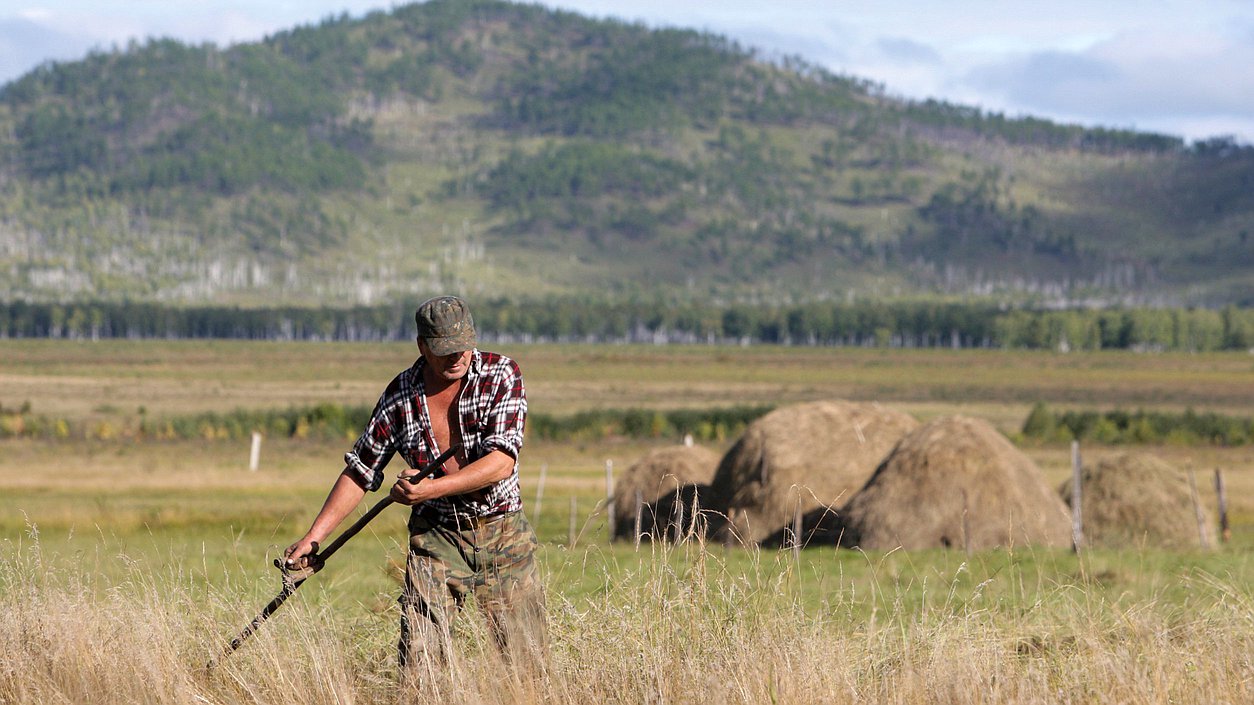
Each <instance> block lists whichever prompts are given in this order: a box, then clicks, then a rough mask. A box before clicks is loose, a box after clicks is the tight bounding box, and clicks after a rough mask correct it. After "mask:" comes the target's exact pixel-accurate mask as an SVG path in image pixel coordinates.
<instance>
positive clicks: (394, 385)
mask: <svg viewBox="0 0 1254 705" xmlns="http://www.w3.org/2000/svg"><path fill="white" fill-rule="evenodd" d="M421 362H422V358H419V359H418V361H416V362H414V364H413V365H410V366H409V367H406V368H405V369H403V370H401V371H400V372H397V373H396V376H395V377H393V378H392V381H391V382H388V386H387V387H386V388H384V390H383V396H384V397H394V396H397V395H403V394H408V393H409V391H410V390H412V389H413V388H414V387H415V386H416V385H417V383H418V379H419V372H420V370H419V366H420V363H421Z"/></svg>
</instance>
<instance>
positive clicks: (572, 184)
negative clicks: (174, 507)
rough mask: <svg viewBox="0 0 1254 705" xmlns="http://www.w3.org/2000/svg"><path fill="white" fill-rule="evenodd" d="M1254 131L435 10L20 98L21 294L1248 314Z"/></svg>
mask: <svg viewBox="0 0 1254 705" xmlns="http://www.w3.org/2000/svg"><path fill="white" fill-rule="evenodd" d="M1251 230H1254V149H1252V148H1250V147H1244V146H1240V145H1236V144H1234V143H1232V142H1231V141H1229V140H1226V139H1214V140H1209V141H1205V142H1201V143H1197V144H1192V145H1188V144H1185V143H1183V142H1182V141H1181V140H1179V139H1177V138H1174V137H1170V136H1164V135H1155V134H1146V133H1140V132H1133V131H1126V130H1106V129H1083V128H1080V127H1076V126H1072V125H1060V124H1055V123H1052V122H1049V121H1046V120H1040V119H1034V118H1013V119H1012V118H1007V117H1005V116H1002V115H996V114H987V113H983V112H981V111H979V110H976V109H972V108H966V107H963V106H957V105H950V104H946V103H939V102H926V103H914V102H908V101H903V100H900V99H896V98H893V97H891V96H889V95H887V94H886V93H885V91H884V90H883V89H882V88H881V87H879V86H876V85H874V84H871V83H869V82H866V81H862V80H859V79H856V78H850V77H844V76H836V75H832V74H830V73H828V72H825V71H823V70H821V69H818V68H816V67H814V66H811V65H808V64H806V63H805V62H804V61H803V60H801V59H795V58H789V59H781V58H773V57H763V56H761V55H759V54H758V53H756V52H754V51H753V50H751V49H749V48H746V47H742V46H738V45H737V44H735V43H733V42H731V41H729V40H727V39H724V38H721V37H718V36H711V35H708V34H701V33H698V32H692V31H683V30H673V29H667V30H650V29H648V28H646V27H643V26H640V25H633V24H626V23H621V22H613V21H602V20H591V19H587V18H584V17H580V16H578V15H575V14H571V13H566V12H557V11H552V10H548V9H544V8H540V7H533V6H525V5H513V4H507V3H502V2H492V1H474V2H469V1H466V0H433V1H432V2H428V3H425V4H416V5H407V6H403V7H399V8H396V9H395V10H393V11H391V12H386V13H385V12H376V13H372V14H369V15H367V16H365V17H359V18H355V17H349V16H341V17H336V18H329V19H327V20H325V21H324V22H322V23H320V24H319V25H317V26H310V27H300V28H296V29H292V30H290V31H285V32H281V33H279V34H276V35H274V36H271V37H269V38H267V39H266V40H264V41H262V42H258V43H252V44H241V45H236V46H232V47H228V48H219V47H215V46H212V45H203V46H188V45H185V44H181V43H179V42H176V41H170V40H154V41H149V42H147V43H143V44H134V45H131V46H128V47H126V48H125V49H119V50H116V51H110V52H97V53H94V54H92V55H90V56H88V57H87V58H86V59H84V60H82V61H77V62H71V63H56V64H48V65H45V66H43V67H40V68H39V69H37V70H35V71H33V72H31V73H30V74H28V75H26V76H24V77H22V78H21V79H19V80H16V81H14V82H12V83H9V84H7V85H5V86H4V87H3V88H2V89H0V301H3V300H8V301H13V300H35V301H72V300H116V301H121V300H128V301H152V302H171V303H195V304H230V305H263V304H265V305H319V306H320V305H350V304H374V303H379V302H383V301H388V300H395V299H401V298H413V297H415V296H421V295H423V294H427V293H431V292H436V291H446V290H453V291H458V292H462V293H465V294H467V295H472V296H491V297H493V298H496V299H511V298H512V299H523V298H527V299H533V300H534V299H538V298H540V297H559V298H561V297H569V298H571V299H576V300H581V299H582V300H590V299H595V300H598V301H629V300H639V299H646V298H647V299H650V300H672V301H677V302H680V301H705V302H716V303H717V302H720V301H721V302H736V301H739V302H788V301H792V302H804V301H848V300H853V299H866V298H874V297H880V298H888V297H919V296H927V297H933V296H944V297H949V298H954V297H989V298H990V299H991V300H993V301H996V302H1009V303H1018V304H1057V303H1064V302H1087V303H1092V302H1110V303H1121V302H1131V303H1139V304H1146V303H1148V304H1187V305H1193V304H1202V305H1218V304H1228V303H1236V304H1245V305H1249V304H1252V303H1254V242H1252V241H1251V238H1250V232H1251Z"/></svg>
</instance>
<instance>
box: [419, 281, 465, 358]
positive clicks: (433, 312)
mask: <svg viewBox="0 0 1254 705" xmlns="http://www.w3.org/2000/svg"><path fill="white" fill-rule="evenodd" d="M414 322H415V323H417V324H418V337H419V338H422V339H423V340H424V341H426V343H427V347H428V348H430V349H431V352H432V354H434V355H452V354H453V353H458V352H462V351H465V350H470V349H471V348H473V347H475V320H474V319H473V318H471V317H470V307H469V306H467V305H466V302H465V301H462V300H461V299H459V298H457V297H456V296H437V297H435V298H432V299H427V300H426V301H423V302H422V303H421V304H419V305H418V310H417V311H416V312H415V313H414Z"/></svg>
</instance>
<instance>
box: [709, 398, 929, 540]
mask: <svg viewBox="0 0 1254 705" xmlns="http://www.w3.org/2000/svg"><path fill="white" fill-rule="evenodd" d="M918 425H919V423H918V421H915V419H914V418H913V417H911V416H910V415H908V414H906V413H903V412H901V411H897V410H895V409H889V408H887V407H883V406H880V405H879V404H874V403H856V402H846V401H820V402H811V403H807V404H797V405H793V406H787V407H782V408H780V409H776V410H775V411H772V412H771V413H769V414H767V415H766V416H763V417H762V418H760V419H758V420H757V421H754V422H753V423H752V424H750V425H749V427H748V428H746V429H745V432H744V435H742V436H741V437H740V440H738V441H737V442H736V444H735V445H734V446H733V447H732V448H731V450H729V451H727V454H726V455H724V456H723V460H722V462H720V463H719V466H718V471H717V472H716V473H715V474H714V479H713V481H711V483H710V484H711V488H710V491H711V495H712V496H711V498H710V507H711V509H714V510H715V511H717V512H719V515H717V516H718V517H721V521H711V530H712V531H714V533H715V537H716V538H718V539H719V540H722V541H726V542H728V543H736V542H747V543H757V542H761V541H763V540H764V539H766V538H768V537H770V536H771V535H772V534H773V533H775V532H776V531H777V530H778V529H779V528H780V527H782V526H785V525H790V524H791V522H792V518H793V515H794V513H795V512H796V511H797V508H798V502H800V509H801V511H802V512H803V513H804V512H809V511H811V510H814V509H816V508H819V507H823V506H834V505H836V504H839V503H841V502H844V501H847V500H848V499H849V496H850V495H852V494H853V492H854V491H856V490H857V489H858V488H859V487H861V486H862V485H863V483H865V482H866V480H867V478H868V477H870V476H871V473H872V472H874V470H875V467H876V465H878V464H879V462H880V460H882V459H883V458H884V456H885V455H886V454H887V453H888V451H890V450H892V448H893V446H894V445H895V444H896V443H897V441H898V440H899V439H900V438H901V437H902V436H904V435H905V434H906V433H907V432H908V431H910V430H911V429H913V428H915V427H916V426H918Z"/></svg>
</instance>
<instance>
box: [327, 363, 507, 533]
mask: <svg viewBox="0 0 1254 705" xmlns="http://www.w3.org/2000/svg"><path fill="white" fill-rule="evenodd" d="M425 368H426V360H424V359H423V358H421V357H420V358H418V361H417V362H415V363H414V365H413V366H412V367H410V368H409V369H407V370H405V371H404V372H401V373H400V374H398V375H397V376H396V378H395V379H393V380H392V382H391V383H390V384H388V386H387V389H385V390H384V391H383V395H382V396H380V397H379V403H378V404H377V405H375V408H374V413H373V414H371V417H370V422H369V423H368V424H366V430H365V432H364V433H362V434H361V437H360V438H358V439H357V442H356V443H354V444H353V449H352V450H351V451H349V452H347V453H345V454H344V463H345V465H346V467H345V469H346V470H351V471H352V472H354V473H356V476H357V477H356V479H357V481H358V482H359V483H360V484H361V485H362V486H363V487H365V488H366V489H368V490H371V491H374V490H377V489H379V487H380V486H381V485H382V484H383V469H384V468H385V467H386V466H387V464H388V461H390V460H391V459H392V456H393V455H394V454H396V453H400V455H401V457H402V458H404V460H405V462H406V463H408V464H409V467H411V468H415V469H416V468H420V467H422V466H423V465H426V464H427V463H429V462H431V461H432V460H435V459H436V458H437V457H439V455H440V453H441V451H442V450H443V449H441V448H439V447H438V446H437V444H436V442H435V437H434V436H433V435H432V434H431V416H430V414H429V413H428V410H427V396H426V386H425V384H424V383H423V380H422V372H423V370H424V369H425ZM457 411H458V419H459V420H460V421H461V439H462V445H463V452H464V453H465V455H466V458H467V460H468V461H469V462H472V463H473V462H474V461H476V460H478V459H479V458H482V457H484V456H485V455H487V454H488V453H490V452H492V451H494V450H500V451H504V452H505V453H508V454H509V455H511V456H513V458H514V471H513V472H512V473H511V474H510V476H509V477H507V478H505V479H504V480H501V481H500V482H497V483H495V484H493V485H490V486H488V487H485V488H483V489H481V490H477V491H475V492H469V493H467V494H462V495H453V496H449V497H441V498H439V499H433V500H430V501H428V502H424V503H423V504H422V505H420V506H416V507H414V511H416V512H419V513H421V514H422V515H423V516H425V517H427V518H428V519H430V520H432V521H436V522H440V523H452V522H455V521H456V520H457V519H458V518H469V517H481V516H490V515H493V514H500V513H503V512H512V511H516V510H519V509H522V494H521V492H520V491H519V487H518V453H519V451H520V450H522V443H523V425H524V423H525V421H526V418H527V394H526V391H525V390H524V389H523V379H522V372H520V371H519V369H518V365H517V363H515V362H514V361H513V360H511V359H510V358H508V357H505V356H504V355H498V354H496V353H490V352H484V351H481V350H477V349H476V350H474V352H473V354H472V355H471V361H470V369H469V371H467V373H466V377H465V382H464V384H463V386H462V390H461V393H460V395H459V396H458V399H457ZM442 474H444V472H443V470H439V471H437V476H439V475H442Z"/></svg>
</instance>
